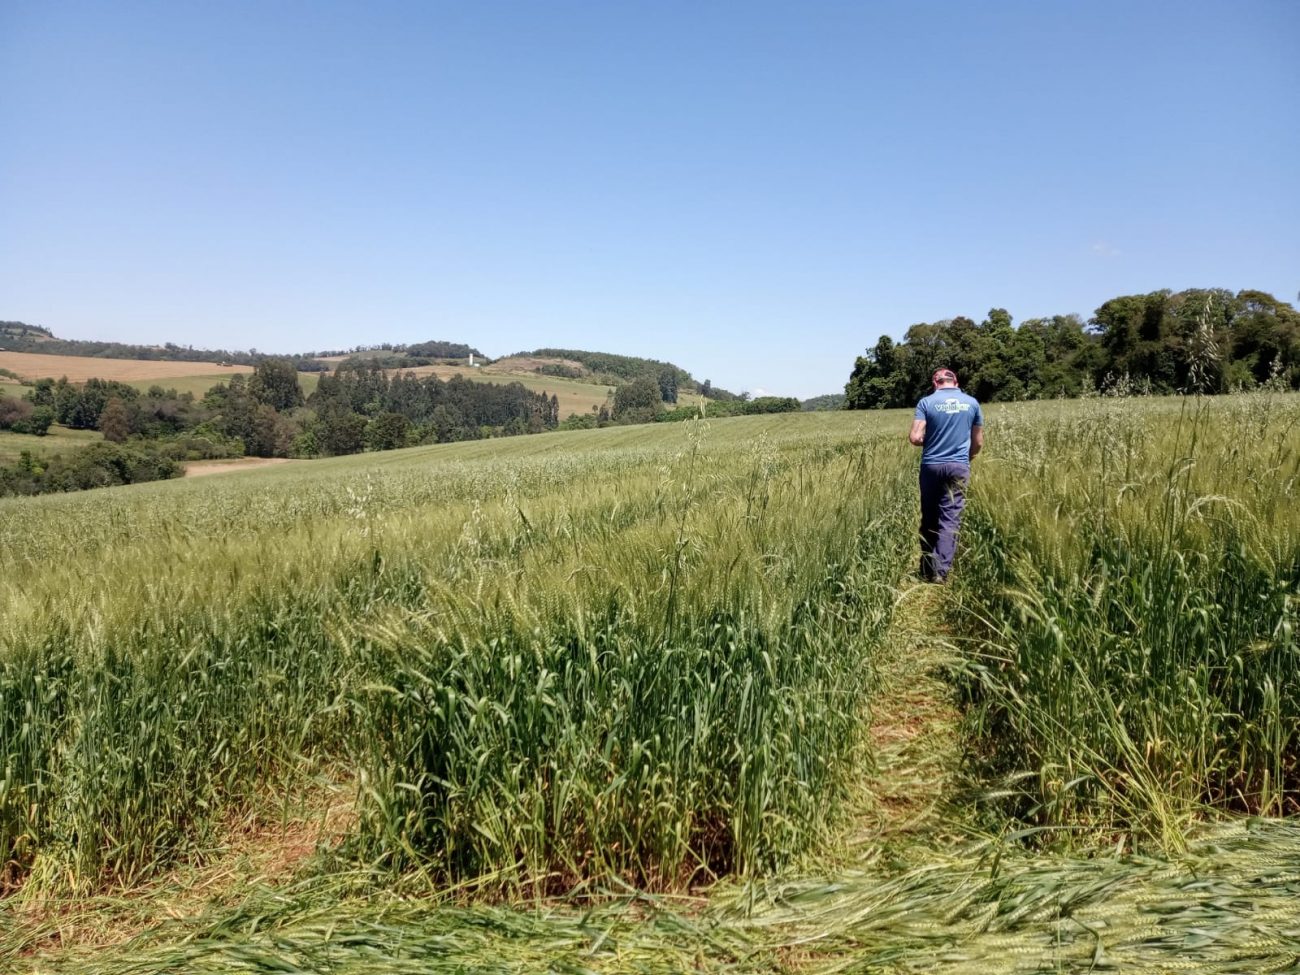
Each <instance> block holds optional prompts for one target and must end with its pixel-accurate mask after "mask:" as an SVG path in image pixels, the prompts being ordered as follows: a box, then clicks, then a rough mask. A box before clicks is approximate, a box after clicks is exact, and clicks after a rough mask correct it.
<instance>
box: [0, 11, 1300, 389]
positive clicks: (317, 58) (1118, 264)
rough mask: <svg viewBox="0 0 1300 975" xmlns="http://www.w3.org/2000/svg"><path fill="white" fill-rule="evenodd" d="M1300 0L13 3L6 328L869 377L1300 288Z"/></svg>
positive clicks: (835, 385)
mask: <svg viewBox="0 0 1300 975" xmlns="http://www.w3.org/2000/svg"><path fill="white" fill-rule="evenodd" d="M1298 41H1300V2H1296V0H1258V2H1231V3H1229V2H1224V3H1205V2H1194V0H1181V2H1138V0H1126V2H1113V0H1088V2H1084V0H1061V2H1044V0H1034V2H1006V3H1003V2H979V3H977V2H973V0H963V2H951V3H940V2H895V3H869V2H866V0H860V2H844V3H826V2H793V0H792V2H788V3H768V2H758V0H748V2H700V0H692V2H682V3H673V2H662V0H655V2H642V3H632V2H599V0H586V2H558V0H546V2H532V0H528V2H523V0H520V2H517V3H492V2H485V0H473V2H457V3H361V2H357V3H347V4H343V3H323V2H321V3H306V2H255V3H254V2H249V3H243V2H210V3H195V2H157V3H136V2H125V0H114V2H111V3H104V2H98V0H96V2H84V3H80V2H58V0H35V2H13V0H0V133H3V149H2V150H0V319H19V320H23V321H28V322H32V323H36V324H43V325H46V326H49V327H51V328H53V329H54V330H55V332H56V333H58V334H59V335H62V336H64V337H67V338H100V339H116V340H120V341H131V342H163V341H174V342H179V343H182V344H193V345H196V346H222V347H228V348H248V347H256V348H258V349H260V350H263V351H276V352H289V351H303V350H307V349H315V348H325V347H340V346H351V345H356V344H361V343H372V342H380V341H393V342H405V341H419V340H424V339H433V338H443V339H449V340H453V341H464V342H468V343H470V344H472V345H476V346H478V347H479V348H480V349H482V350H483V351H484V352H486V353H488V354H489V355H503V354H506V353H509V352H514V351H518V350H520V349H526V348H533V347H537V346H543V345H553V346H573V347H581V348H592V349H600V350H605V351H611V352H624V353H629V354H637V355H648V356H652V357H655V358H663V359H671V360H673V361H675V362H677V363H678V364H680V365H682V366H684V367H686V368H687V369H690V370H691V371H692V372H693V373H694V374H695V376H696V377H697V378H700V379H703V378H706V377H707V378H711V379H712V380H713V381H714V383H715V384H717V385H721V386H725V387H728V388H732V389H749V390H758V389H761V390H765V391H768V392H772V393H780V394H792V395H798V396H810V395H814V394H817V393H822V392H830V391H838V390H840V389H842V387H843V384H844V381H845V379H846V378H847V376H848V373H849V370H850V368H851V366H852V361H853V357H854V356H855V355H857V354H858V353H860V352H861V350H862V349H863V348H865V347H866V346H867V345H869V344H871V343H872V342H874V340H875V339H876V337H877V336H879V335H880V334H882V333H886V332H887V333H889V334H892V335H894V336H896V337H897V336H900V335H901V334H902V332H903V331H904V330H905V329H906V327H907V326H908V325H909V324H911V323H913V322H917V321H933V320H937V319H940V318H949V317H952V316H954V315H958V314H966V315H970V316H971V317H974V318H977V319H978V318H979V317H981V316H983V314H984V313H985V312H986V311H987V310H988V309H989V308H990V307H993V306H1003V307H1006V308H1008V309H1009V310H1010V311H1011V313H1012V314H1013V315H1014V316H1015V318H1016V320H1017V321H1019V320H1022V319H1024V318H1029V317H1034V316H1039V315H1046V314H1054V313H1064V312H1078V313H1081V314H1083V315H1085V316H1087V315H1089V314H1091V312H1092V311H1093V309H1094V308H1096V306H1097V305H1098V304H1099V303H1100V302H1101V301H1103V300H1105V299H1106V298H1109V297H1111V296H1113V295H1116V294H1123V293H1131V292H1134V291H1147V290H1153V289H1156V288H1162V287H1168V288H1175V289H1178V288H1183V287H1191V286H1216V287H1227V288H1233V289H1238V288H1243V287H1253V288H1261V289H1264V290H1267V291H1271V292H1273V293H1274V294H1276V295H1277V296H1278V297H1280V298H1283V299H1285V300H1288V301H1294V300H1295V298H1296V293H1297V291H1298V290H1300V45H1298V43H1297V42H1298Z"/></svg>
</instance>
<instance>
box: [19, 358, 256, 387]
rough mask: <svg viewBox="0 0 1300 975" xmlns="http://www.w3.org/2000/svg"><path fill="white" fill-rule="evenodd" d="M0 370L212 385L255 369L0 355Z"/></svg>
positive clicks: (79, 379)
mask: <svg viewBox="0 0 1300 975" xmlns="http://www.w3.org/2000/svg"><path fill="white" fill-rule="evenodd" d="M0 369H8V370H9V371H10V372H14V373H17V374H18V375H19V376H22V377H23V378H24V379H45V378H50V379H58V378H59V377H61V376H67V377H68V382H70V383H84V382H85V381H86V380H87V379H116V380H119V381H121V382H138V381H141V380H144V381H148V380H163V379H178V378H181V377H184V376H208V377H212V381H213V383H217V382H220V381H221V380H222V378H224V377H226V376H233V375H236V374H237V373H251V372H252V371H253V367H252V366H222V365H219V364H217V363H215V362H170V361H161V360H157V359H101V358H97V357H94V356H81V355H39V354H37V353H35V352H0Z"/></svg>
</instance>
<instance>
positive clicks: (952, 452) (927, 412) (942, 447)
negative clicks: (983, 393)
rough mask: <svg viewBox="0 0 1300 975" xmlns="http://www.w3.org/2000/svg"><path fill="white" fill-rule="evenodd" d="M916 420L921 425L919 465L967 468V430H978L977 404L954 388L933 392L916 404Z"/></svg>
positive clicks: (976, 401)
mask: <svg viewBox="0 0 1300 975" xmlns="http://www.w3.org/2000/svg"><path fill="white" fill-rule="evenodd" d="M916 419H918V420H924V421H925V446H924V447H923V448H922V449H921V463H922V464H969V463H970V431H971V427H982V426H983V425H984V415H983V414H982V413H980V404H979V401H978V400H976V399H975V397H974V396H968V395H967V394H965V393H963V392H962V391H961V390H960V389H957V388H956V387H949V388H948V389H936V390H935V391H934V392H933V393H931V394H930V395H929V396H927V397H925V399H923V400H921V401H920V402H919V403H917V404H916Z"/></svg>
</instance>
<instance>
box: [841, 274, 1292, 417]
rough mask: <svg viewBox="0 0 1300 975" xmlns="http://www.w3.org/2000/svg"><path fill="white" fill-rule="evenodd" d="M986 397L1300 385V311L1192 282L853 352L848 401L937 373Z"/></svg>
mask: <svg viewBox="0 0 1300 975" xmlns="http://www.w3.org/2000/svg"><path fill="white" fill-rule="evenodd" d="M941 366H943V367H947V368H949V369H952V370H954V371H955V372H956V373H957V375H958V377H959V379H960V381H961V385H962V388H963V389H965V390H966V391H967V392H969V393H971V394H972V395H973V396H975V397H976V398H977V399H980V400H983V401H986V402H996V401H999V400H1022V399H1049V398H1055V397H1071V396H1079V395H1082V394H1084V393H1087V392H1091V391H1095V390H1106V389H1109V388H1115V387H1117V386H1120V385H1122V386H1123V387H1124V388H1128V389H1137V390H1141V391H1144V392H1150V393H1175V392H1203V393H1224V392H1229V391H1231V390H1235V389H1251V388H1254V387H1256V386H1259V385H1262V384H1265V383H1272V384H1274V385H1277V386H1283V387H1286V388H1290V389H1297V388H1300V313H1297V312H1296V310H1295V309H1294V308H1293V307H1292V306H1291V305H1289V304H1287V303H1286V302H1284V301H1279V300H1278V299H1276V298H1274V297H1273V296H1272V295H1270V294H1267V293H1266V292H1263V291H1239V292H1237V293H1236V294H1234V293H1233V292H1231V291H1227V290H1225V289H1221V288H1211V289H1200V288H1193V289H1188V290H1186V291H1179V292H1172V291H1169V290H1162V291H1153V292H1151V293H1149V294H1142V295H1123V296H1121V297H1118V298H1112V299H1110V300H1109V301H1107V302H1105V303H1104V304H1103V305H1102V306H1101V307H1100V308H1098V309H1097V310H1096V312H1094V314H1093V316H1092V318H1090V319H1089V320H1088V321H1087V322H1084V321H1083V320H1082V319H1081V318H1080V317H1079V316H1078V315H1054V316H1052V317H1051V318H1031V319H1029V320H1027V321H1024V322H1021V323H1020V325H1019V326H1018V327H1017V326H1015V325H1013V323H1012V319H1011V315H1010V313H1009V312H1007V311H1006V309H1003V308H994V309H991V310H990V311H989V313H988V315H987V316H986V317H985V318H984V320H983V321H981V322H978V323H977V322H975V321H974V320H972V319H970V318H966V317H965V316H958V317H956V318H950V319H945V320H943V321H938V322H933V323H927V322H921V323H918V324H916V325H913V326H912V327H911V328H909V329H908V330H907V332H906V333H905V334H904V336H903V340H902V341H901V342H895V341H894V340H893V339H892V338H890V337H889V336H888V335H883V336H881V337H880V339H879V340H877V342H876V344H875V345H874V346H872V347H871V348H870V349H868V350H867V351H866V354H865V355H861V356H858V358H857V361H856V362H855V363H854V367H853V372H852V374H851V375H850V376H849V381H848V383H847V384H846V385H845V387H844V394H845V408H846V409H885V408H890V407H905V406H911V405H912V404H913V403H915V402H916V400H917V398H918V397H920V396H922V395H924V394H925V393H926V392H927V391H928V390H929V389H930V388H931V385H930V376H931V375H932V374H933V372H934V370H935V369H938V368H939V367H941Z"/></svg>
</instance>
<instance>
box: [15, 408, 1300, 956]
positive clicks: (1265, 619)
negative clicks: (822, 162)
mask: <svg viewBox="0 0 1300 975" xmlns="http://www.w3.org/2000/svg"><path fill="white" fill-rule="evenodd" d="M988 424H989V425H988V441H989V446H988V449H987V451H986V453H985V455H983V456H981V457H980V458H979V460H978V461H977V463H976V466H975V475H974V479H973V483H972V488H971V503H970V506H969V507H968V515H967V522H966V529H965V533H964V535H963V539H962V549H961V553H960V555H959V564H958V569H957V571H956V572H955V573H954V577H953V581H952V584H951V585H949V586H947V587H944V588H942V589H938V588H935V587H923V586H920V585H918V584H917V583H915V582H914V581H912V580H911V579H910V578H909V573H910V572H911V571H912V569H913V567H914V565H913V563H914V552H915V541H914V534H915V508H916V501H915V478H916V466H915V465H916V457H915V454H914V453H913V452H911V449H910V448H909V447H908V446H907V445H906V441H905V439H904V435H905V431H906V426H907V417H906V416H904V415H903V414H901V413H873V414H860V413H839V414H825V413H822V414H796V415H778V416H766V417H745V418H735V419H726V420H712V421H707V422H702V421H701V422H692V423H687V424H681V425H677V424H674V425H669V426H668V427H664V426H657V425H656V426H646V427H624V428H610V429H605V430H595V431H583V432H575V433H569V434H546V435H539V436H535V437H520V438H512V439H509V440H502V441H482V442H475V443H469V444H448V445H439V446H435V447H424V448H416V449H412V450H407V451H396V452H388V453H384V454H378V455H362V456H359V457H350V458H340V459H336V460H330V461H320V462H311V463H306V464H299V465H286V466H283V467H278V468H269V469H264V470H260V471H250V472H247V473H239V474H231V475H227V476H225V477H221V478H207V479H201V480H196V481H181V482H167V483H160V484H150V485H139V486H134V487H128V488H119V489H112V490H107V491H94V492H85V493H83V494H78V495H70V496H65V497H42V498H33V499H13V500H8V501H3V502H0V617H2V618H3V620H4V626H3V628H0V891H2V892H3V893H0V931H7V932H9V933H7V934H0V959H4V958H8V959H10V961H11V962H12V963H14V964H16V965H19V966H24V965H25V966H28V967H30V968H31V970H33V971H53V970H67V971H98V970H114V971H120V970H138V971H151V972H152V971H159V972H161V971H184V970H196V971H198V970H202V971H231V970H235V971H356V972H362V971H385V970H387V971H391V970H401V971H444V970H445V971H473V970H491V971H502V970H509V971H516V970H517V971H536V970H546V969H548V968H549V969H551V970H558V971H681V970H686V969H691V970H708V971H803V970H818V971H830V970H838V971H882V970H898V971H906V970H913V969H917V968H921V969H928V970H935V969H940V970H952V971H967V970H969V971H991V970H992V971H997V970H1005V971H1022V970H1023V971H1040V970H1069V971H1074V970H1079V971H1083V970H1088V968H1089V967H1090V966H1095V965H1097V964H1099V959H1100V960H1101V961H1102V962H1107V961H1108V960H1109V961H1110V962H1113V961H1114V960H1115V959H1123V960H1126V963H1127V964H1129V965H1131V966H1132V970H1145V969H1143V968H1142V965H1146V964H1150V965H1154V966H1155V967H1154V968H1152V969H1151V970H1160V965H1162V964H1163V963H1164V961H1166V960H1168V959H1169V958H1172V957H1174V956H1175V955H1176V956H1177V957H1179V958H1181V959H1187V958H1191V959H1192V960H1193V961H1196V959H1200V961H1201V962H1202V963H1203V964H1202V965H1201V968H1200V970H1204V971H1238V970H1263V968H1262V967H1261V966H1262V965H1263V964H1265V963H1268V964H1270V965H1273V967H1274V968H1275V969H1277V970H1282V969H1283V968H1285V964H1283V963H1284V962H1285V960H1286V959H1287V958H1288V957H1289V958H1290V959H1291V960H1292V962H1294V960H1295V958H1296V957H1297V956H1298V955H1300V933H1298V932H1300V927H1298V926H1297V925H1300V912H1298V911H1297V910H1296V909H1294V908H1290V907H1287V906H1286V905H1289V904H1292V903H1293V902H1294V901H1297V900H1300V898H1296V897H1294V894H1295V893H1296V885H1297V883H1298V882H1300V881H1298V878H1300V831H1298V830H1296V829H1295V827H1294V825H1292V822H1291V821H1290V820H1288V819H1287V817H1289V816H1291V815H1293V814H1294V813H1295V812H1296V810H1297V806H1296V803H1297V797H1298V796H1300V783H1298V782H1297V775H1300V770H1298V769H1297V765H1296V760H1297V757H1298V756H1300V740H1298V739H1297V733H1298V731H1300V666H1298V664H1300V648H1298V644H1297V640H1298V637H1297V622H1298V620H1297V617H1298V616H1300V594H1298V592H1297V586H1298V584H1300V497H1298V495H1300V399H1298V398H1297V397H1295V396H1286V395H1281V394H1269V393H1261V394H1252V395H1250V396H1242V397H1233V398H1222V399H1217V400H1199V401H1197V400H1187V401H1175V400H1132V399H1129V400H1092V401H1084V402H1072V403H1064V402H1063V403H1043V404H1016V405H1007V406H1002V407H994V408H991V409H990V410H989V411H988ZM934 769H945V770H946V771H945V772H944V774H942V775H938V774H933V770H934ZM909 794H911V795H910V799H911V800H913V801H909ZM326 797H328V798H326ZM919 797H923V798H924V799H925V801H924V802H921V801H916V800H918V798H919ZM1248 816H1249V817H1255V818H1251V819H1247V818H1246V817H1248ZM1259 817H1269V819H1267V820H1265V819H1260V818H1259ZM313 824H314V826H315V829H314V830H313V829H312V826H313ZM277 825H278V826H279V827H281V828H280V830H279V831H278V833H277V830H276V829H274V828H273V827H275V826H277ZM289 833H292V834H293V836H294V837H295V843H294V844H293V847H294V848H293V850H292V851H288V850H287V845H286V844H284V843H283V842H282V841H277V842H279V846H278V847H277V850H278V855H277V856H275V857H271V856H269V855H267V856H263V855H262V854H263V853H265V850H261V851H260V852H259V842H260V840H261V839H264V838H265V837H268V836H270V835H272V834H277V835H279V836H281V837H283V836H284V835H286V834H289ZM262 845H263V846H276V843H275V842H271V841H267V842H266V843H264V844H262ZM272 859H274V860H275V863H274V864H272V863H270V861H271V860H272ZM1207 876H1208V877H1209V878H1210V879H1209V880H1206V881H1205V883H1206V884H1208V886H1204V885H1200V886H1198V884H1200V880H1198V879H1197V878H1202V879H1204V878H1206V877H1207ZM1134 905H1138V906H1137V907H1134ZM164 917H168V918H171V920H167V921H162V920H160V919H161V918H164ZM1071 918H1074V919H1086V920H1080V921H1079V923H1080V924H1083V925H1084V926H1085V927H1086V929H1087V931H1090V932H1092V933H1091V934H1086V933H1085V932H1084V928H1080V927H1078V926H1077V925H1075V924H1074V921H1072V920H1069V919H1071ZM1126 952H1127V954H1126ZM1189 952H1190V954H1189ZM1288 952H1289V953H1290V954H1289V955H1288ZM1243 958H1245V959H1254V960H1255V962H1258V964H1255V963H1252V964H1250V965H1247V966H1246V967H1244V968H1243V967H1241V966H1242V965H1243V964H1245V963H1244V962H1243V961H1242V959H1243ZM990 959H994V960H995V961H994V962H993V963H992V965H993V967H990V964H991V963H990ZM1139 963H1140V964H1139ZM394 966H397V967H394ZM963 966H965V967H963ZM1216 966H1218V967H1216ZM1233 966H1237V967H1233ZM1194 970H1195V969H1194Z"/></svg>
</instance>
